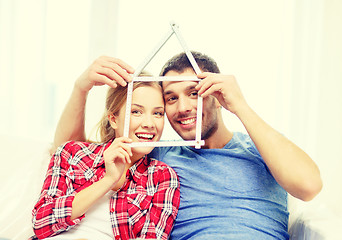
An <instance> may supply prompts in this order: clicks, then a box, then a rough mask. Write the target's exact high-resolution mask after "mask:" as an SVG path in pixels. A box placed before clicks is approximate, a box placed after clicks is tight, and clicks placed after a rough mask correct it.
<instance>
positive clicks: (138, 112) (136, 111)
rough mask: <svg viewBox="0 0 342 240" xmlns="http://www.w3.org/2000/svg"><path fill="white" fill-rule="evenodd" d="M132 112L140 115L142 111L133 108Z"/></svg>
mask: <svg viewBox="0 0 342 240" xmlns="http://www.w3.org/2000/svg"><path fill="white" fill-rule="evenodd" d="M132 114H133V115H140V114H141V111H139V110H132Z"/></svg>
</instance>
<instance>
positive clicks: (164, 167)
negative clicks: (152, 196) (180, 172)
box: [149, 158, 178, 181]
mask: <svg viewBox="0 0 342 240" xmlns="http://www.w3.org/2000/svg"><path fill="white" fill-rule="evenodd" d="M149 168H150V169H151V168H153V171H154V172H155V173H157V176H159V177H160V178H172V179H176V180H177V181H178V176H177V174H176V172H175V171H174V170H173V169H172V168H171V167H170V166H169V165H168V164H166V163H164V162H162V161H159V160H156V159H154V158H150V166H149Z"/></svg>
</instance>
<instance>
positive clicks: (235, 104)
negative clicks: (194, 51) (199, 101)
mask: <svg viewBox="0 0 342 240" xmlns="http://www.w3.org/2000/svg"><path fill="white" fill-rule="evenodd" d="M197 77H198V78H201V79H202V80H201V81H200V82H199V84H198V85H197V86H196V89H197V90H198V94H200V95H201V96H202V97H203V98H205V97H207V96H209V95H213V96H214V97H216V99H217V100H218V101H219V103H220V104H221V105H222V106H223V107H224V108H225V109H227V110H228V111H230V112H232V113H234V114H237V113H238V110H240V109H242V108H243V107H245V106H247V103H246V101H245V98H244V97H243V95H242V92H241V90H240V87H239V85H238V83H237V81H236V79H235V77H234V76H233V75H222V74H217V73H209V72H204V73H201V74H199V75H198V76H197Z"/></svg>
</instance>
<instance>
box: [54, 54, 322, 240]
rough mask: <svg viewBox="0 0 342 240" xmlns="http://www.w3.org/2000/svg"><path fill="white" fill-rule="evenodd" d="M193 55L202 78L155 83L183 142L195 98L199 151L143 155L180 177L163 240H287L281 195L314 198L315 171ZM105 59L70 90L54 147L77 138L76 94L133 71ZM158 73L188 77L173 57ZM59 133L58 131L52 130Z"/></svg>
mask: <svg viewBox="0 0 342 240" xmlns="http://www.w3.org/2000/svg"><path fill="white" fill-rule="evenodd" d="M193 56H194V58H195V60H196V62H197V64H198V66H199V67H200V69H201V71H202V72H203V73H201V74H199V75H197V77H198V78H201V79H202V80H201V81H200V83H198V82H191V81H184V82H163V83H162V86H163V94H164V100H165V112H166V115H167V117H168V119H169V121H170V124H171V126H172V127H173V129H174V130H175V131H176V132H177V133H178V134H179V135H180V136H181V137H182V138H183V139H185V140H191V139H195V134H196V113H197V96H198V95H201V96H202V97H203V114H202V133H201V134H202V139H204V140H205V145H204V147H203V148H202V149H195V148H193V147H188V146H181V147H179V146H177V147H160V148H155V149H154V150H153V152H152V153H151V154H152V155H153V157H154V158H156V159H158V160H161V161H163V162H165V163H167V164H168V165H170V166H171V167H172V168H173V169H174V170H175V171H176V173H177V175H178V177H179V179H180V185H181V188H180V190H181V202H180V208H179V211H178V216H177V219H176V222H175V225H174V228H173V231H172V233H171V238H172V239H196V240H202V239H203V240H204V239H205V240H207V239H239V240H240V239H288V238H289V235H288V233H287V230H288V229H287V227H288V211H287V193H289V194H291V195H293V196H294V197H297V198H299V199H302V200H304V201H309V200H311V199H312V198H314V197H315V196H316V195H317V194H318V193H319V192H320V190H321V188H322V181H321V178H320V172H319V169H318V168H317V166H316V164H315V163H314V162H313V161H312V159H311V158H310V157H309V156H308V155H307V154H306V153H305V152H303V151H302V150H301V149H300V148H299V147H298V146H296V145H295V144H293V143H292V142H291V141H289V140H288V139H287V138H285V137H284V136H283V135H282V134H280V133H279V132H277V131H276V130H274V129H273V128H272V127H270V126H269V125H268V124H267V123H265V122H264V121H263V120H262V119H261V118H260V117H259V116H258V115H257V114H256V113H255V112H254V111H253V110H252V108H251V107H250V106H249V105H248V104H247V102H246V100H245V98H244V97H243V95H242V92H241V90H240V88H239V86H238V83H237V81H236V79H235V77H234V76H232V75H223V74H220V71H219V68H218V67H217V64H216V62H215V61H214V60H213V59H211V58H210V57H208V56H206V55H204V54H201V53H198V52H193ZM108 61H110V62H111V63H115V64H109V65H107V64H102V66H106V67H105V70H101V71H97V72H100V73H101V74H100V75H99V76H98V77H88V78H87V77H85V78H81V79H79V80H78V82H82V83H84V84H76V85H75V88H74V94H73V95H72V97H71V99H70V101H69V103H68V105H67V108H66V110H65V112H64V113H63V115H62V118H61V121H60V123H59V126H58V129H57V131H56V137H55V145H58V143H60V142H62V141H66V140H70V139H72V138H83V137H84V128H83V127H82V126H83V125H82V123H84V110H82V109H84V105H85V101H86V98H85V97H84V94H87V93H88V91H89V90H90V89H91V88H92V86H94V85H97V84H98V83H102V84H107V85H109V86H113V87H115V85H116V84H121V85H126V82H127V81H131V76H130V75H129V74H128V73H131V72H133V70H132V69H131V68H130V67H129V66H128V65H127V64H125V63H123V62H122V61H121V60H118V59H110V60H108ZM114 73H115V74H114ZM161 75H162V76H193V75H196V74H195V73H194V71H193V69H192V67H191V64H190V62H189V60H188V58H187V57H186V55H185V54H184V53H181V54H178V55H176V56H174V57H173V58H171V59H170V60H169V61H168V62H167V63H166V64H165V66H164V67H163V69H162V71H161ZM88 76H94V75H93V74H88ZM104 77H105V78H104ZM113 83H114V84H113ZM81 85H82V86H86V87H84V88H83V89H86V90H85V91H83V94H81V93H82V90H81V89H82V88H80V87H77V86H81ZM77 93H78V94H77ZM77 96H79V97H78V98H77ZM72 103H75V104H76V105H71V104H72ZM72 107H77V109H80V110H79V114H76V113H75V112H73V111H70V110H71V108H72ZM222 108H225V109H226V110H228V111H230V112H232V113H233V114H235V115H236V116H237V117H238V118H239V119H240V121H241V122H242V124H243V125H244V126H245V128H246V130H247V132H248V134H243V133H239V132H232V131H230V130H229V129H228V128H227V127H226V126H225V124H224V121H223V118H222V113H221V110H222ZM66 123H68V124H69V126H66ZM70 124H71V127H70ZM73 126H74V127H73ZM76 126H77V127H76ZM63 127H64V128H65V127H66V128H67V129H66V131H64V132H59V130H60V129H62V128H63Z"/></svg>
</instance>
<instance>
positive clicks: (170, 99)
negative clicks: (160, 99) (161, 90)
mask: <svg viewBox="0 0 342 240" xmlns="http://www.w3.org/2000/svg"><path fill="white" fill-rule="evenodd" d="M176 100H177V98H176V97H168V98H166V102H168V103H171V102H174V101H176Z"/></svg>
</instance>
